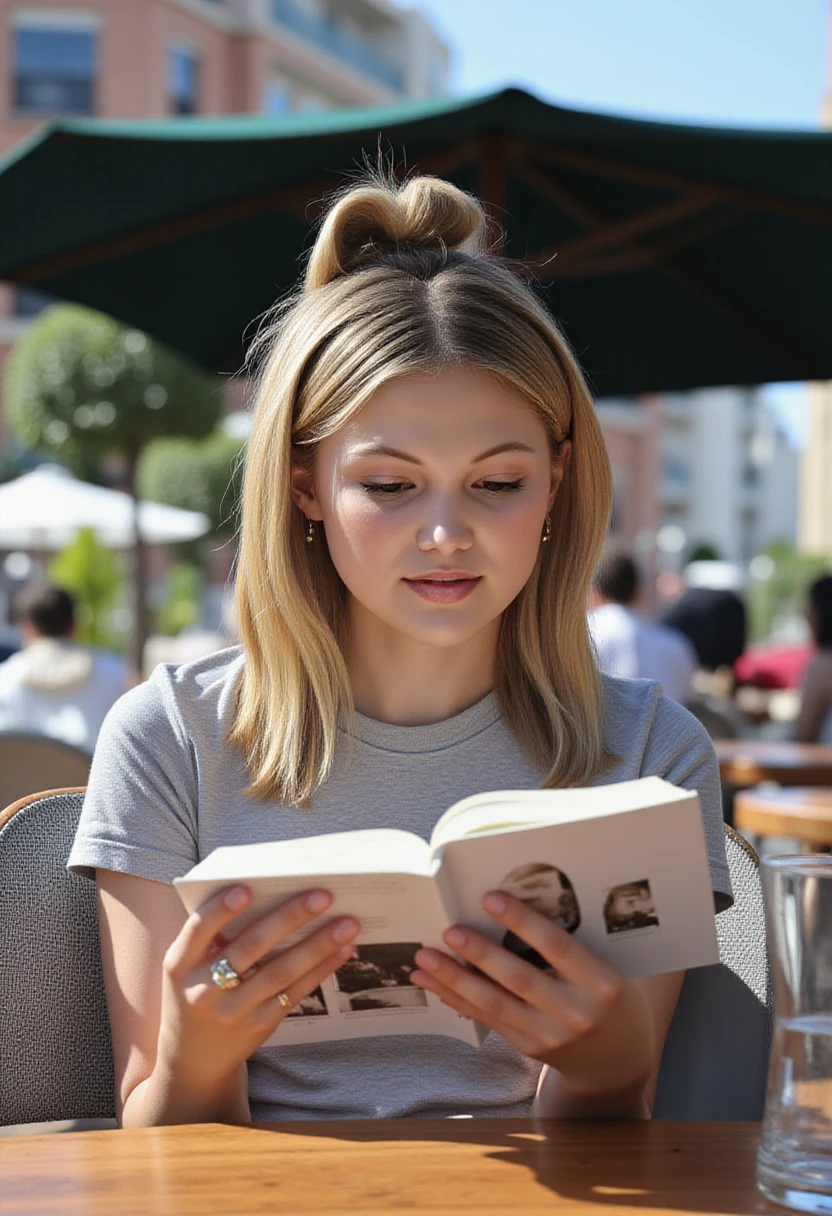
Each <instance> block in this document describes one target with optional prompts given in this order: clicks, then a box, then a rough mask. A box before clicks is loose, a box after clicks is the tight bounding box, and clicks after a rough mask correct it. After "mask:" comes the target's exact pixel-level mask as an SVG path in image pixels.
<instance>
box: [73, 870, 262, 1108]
mask: <svg viewBox="0 0 832 1216" xmlns="http://www.w3.org/2000/svg"><path fill="white" fill-rule="evenodd" d="M96 878H97V883H98V907H99V924H100V930H101V954H102V962H103V966H104V984H105V987H106V992H107V1007H108V1010H109V1014H110V1028H111V1032H112V1038H113V1057H114V1063H115V1077H116V1115H117V1118H118V1121H119V1123H120V1124H121V1125H122V1126H123V1127H150V1126H155V1125H158V1124H166V1123H201V1122H209V1121H210V1122H222V1123H247V1122H249V1110H248V1094H247V1071H246V1067H245V1064H243V1065H242V1066H241V1067H238V1068H237V1069H236V1070H235V1072H234V1073H233V1074H232V1075H231V1076H230V1077H229V1078H228V1080H227V1082H226V1083H225V1084H219V1083H217V1082H216V1081H213V1082H212V1083H210V1084H208V1085H207V1086H206V1087H203V1086H202V1085H201V1084H200V1080H199V1077H191V1078H188V1083H187V1084H185V1083H181V1084H178V1083H177V1082H178V1081H179V1080H180V1078H178V1077H177V1075H176V1070H175V1068H172V1067H171V1066H170V1064H169V1062H167V1061H165V1062H161V1061H160V1062H159V1063H160V1067H158V1068H157V1054H158V1043H159V1030H160V1025H161V1008H162V979H163V971H164V961H165V954H166V952H167V950H168V947H169V946H170V945H171V943H172V942H173V941H174V940H175V939H176V937H177V936H178V934H179V933H180V932H181V930H182V928H183V926H184V924H185V920H186V916H187V914H186V912H185V909H184V908H183V906H182V901H181V899H180V898H179V896H178V894H177V893H176V890H175V889H174V888H173V887H172V886H169V885H168V884H167V883H160V882H151V881H150V880H149V879H146V878H134V877H133V876H132V875H130V874H116V873H115V872H114V871H112V870H99V871H98V872H97V875H96ZM181 1080H182V1081H183V1082H184V1081H185V1079H184V1078H181Z"/></svg>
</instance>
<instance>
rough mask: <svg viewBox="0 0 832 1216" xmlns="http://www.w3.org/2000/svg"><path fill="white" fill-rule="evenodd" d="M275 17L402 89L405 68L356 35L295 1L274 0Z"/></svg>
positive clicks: (300, 35)
mask: <svg viewBox="0 0 832 1216" xmlns="http://www.w3.org/2000/svg"><path fill="white" fill-rule="evenodd" d="M272 18H273V20H274V21H275V22H276V23H277V24H278V25H282V26H283V28H284V29H287V30H289V32H290V33H292V34H295V35H296V36H297V37H298V38H303V39H305V41H307V42H311V43H313V45H314V46H317V47H319V48H320V49H321V50H323V51H327V52H328V53H329V54H330V55H334V56H335V58H336V59H340V60H341V61H342V63H347V64H349V66H350V67H352V68H356V69H357V70H358V71H359V72H363V73H364V75H365V76H372V77H373V79H374V80H378V81H380V82H381V84H384V85H386V86H387V88H389V89H393V90H394V91H395V92H396V93H400V92H401V91H402V88H403V85H404V81H403V75H402V71H401V69H400V68H399V67H398V66H397V65H396V64H395V63H393V62H391V60H389V59H387V58H386V56H384V55H382V54H381V53H380V52H379V51H377V50H376V49H375V48H374V47H372V46H370V44H369V43H367V42H365V41H364V40H363V39H362V38H359V37H358V36H357V35H356V34H352V33H350V32H349V31H348V30H344V29H341V28H340V27H339V26H338V25H335V24H334V23H333V22H331V21H325V20H323V19H321V18H320V17H315V16H313V15H312V14H311V13H307V12H305V11H304V10H303V9H302V8H300V7H299V6H298V5H296V4H294V3H293V0H272Z"/></svg>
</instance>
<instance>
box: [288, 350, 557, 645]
mask: <svg viewBox="0 0 832 1216" xmlns="http://www.w3.org/2000/svg"><path fill="white" fill-rule="evenodd" d="M560 478H561V467H560V465H553V462H552V457H551V452H550V448H549V443H548V438H547V434H546V429H545V427H544V425H543V423H542V421H541V420H540V419H539V418H538V416H537V415H536V414H535V413H534V411H533V409H532V408H531V406H529V405H528V404H527V402H526V401H524V399H523V398H522V397H521V396H520V395H519V394H517V393H514V392H513V391H511V390H510V389H508V388H507V387H506V386H504V385H503V384H502V383H501V382H500V381H499V380H497V379H496V378H494V377H492V376H489V375H487V374H485V373H482V372H478V371H475V370H472V369H468V368H453V369H445V370H442V371H440V372H437V373H435V374H433V375H427V374H425V375H421V374H420V375H411V376H406V377H402V378H400V379H398V380H393V381H390V382H388V383H387V384H385V385H383V386H382V388H380V389H379V390H378V391H377V392H376V393H374V394H373V396H372V397H371V399H370V400H369V402H368V403H367V405H366V406H365V407H364V408H363V409H362V410H361V411H360V413H359V414H358V415H357V416H356V417H355V418H354V419H353V420H352V421H351V422H349V423H348V424H347V425H346V426H344V427H343V428H342V429H341V430H340V431H338V432H337V433H336V434H334V435H332V436H330V437H328V438H327V439H325V440H323V441H322V443H321V444H320V445H319V447H318V449H317V452H316V458H315V467H314V473H313V482H312V486H313V496H312V498H311V499H310V500H308V501H307V502H305V503H303V504H302V505H303V506H304V509H305V510H306V512H307V514H308V515H309V516H310V517H311V518H313V519H320V520H322V521H323V524H324V529H325V532H326V540H327V544H328V546H329V551H330V554H331V556H332V560H333V563H334V565H335V568H336V570H337V571H338V573H339V575H340V576H341V578H342V579H343V581H344V583H345V585H346V587H347V589H348V591H349V593H350V615H351V620H352V621H353V624H359V625H361V624H363V625H365V626H366V625H368V624H372V625H373V626H374V628H378V627H379V626H382V627H386V628H387V629H388V630H391V631H393V632H396V633H399V634H402V635H404V636H406V637H407V638H409V639H410V640H411V641H417V642H421V643H424V644H428V645H432V646H440V647H450V646H457V645H460V644H464V643H465V642H466V641H468V640H470V639H472V638H473V637H475V636H476V635H478V634H480V633H481V632H482V631H483V630H486V629H488V628H489V627H492V628H496V627H497V625H498V622H499V618H500V616H501V614H502V613H503V611H504V610H505V609H506V607H507V606H508V605H509V604H510V603H511V601H512V600H513V599H515V597H516V596H517V595H518V593H519V592H520V591H521V589H522V587H523V586H524V584H525V583H526V582H527V580H528V578H529V576H530V574H531V572H532V569H533V567H534V563H535V561H536V559H537V556H538V551H539V548H540V538H541V532H542V529H543V524H544V520H545V517H546V513H547V511H548V510H549V509H550V507H551V504H552V501H553V499H554V494H555V492H556V489H557V486H558V485H559V483H560Z"/></svg>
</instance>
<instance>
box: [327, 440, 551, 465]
mask: <svg viewBox="0 0 832 1216" xmlns="http://www.w3.org/2000/svg"><path fill="white" fill-rule="evenodd" d="M503 452H529V453H530V454H531V455H532V456H533V455H534V454H535V449H534V448H530V447H529V445H528V444H527V443H520V442H519V441H517V440H509V442H508V443H498V444H497V445H496V447H493V448H489V449H488V451H487V452H481V453H480V455H479V456H475V457H474V459H473V460H472V461H471V464H480V463H481V461H483V460H488V459H490V457H492V456H500V455H502V453H503ZM350 455H351V456H357V457H361V456H392V457H393V458H394V459H396V460H406V461H407V463H408V464H421V463H422V462H421V460H419V458H418V457H417V456H411V455H409V453H407V452H402V451H401V450H400V449H399V448H391V447H389V446H388V445H387V444H386V443H364V444H359V445H358V447H354V448H353V449H352V451H351V452H350Z"/></svg>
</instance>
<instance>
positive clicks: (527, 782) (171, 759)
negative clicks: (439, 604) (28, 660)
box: [68, 649, 731, 1120]
mask: <svg viewBox="0 0 832 1216" xmlns="http://www.w3.org/2000/svg"><path fill="white" fill-rule="evenodd" d="M242 663H243V657H242V655H241V653H240V651H239V650H238V649H231V650H225V651H222V652H220V653H219V654H214V655H211V656H209V657H208V658H205V659H199V660H198V661H197V662H194V663H188V664H186V665H184V666H182V667H178V668H175V667H172V666H160V667H157V668H156V670H155V671H154V673H153V675H152V676H151V677H150V679H149V680H148V681H147V682H146V683H144V684H141V685H139V687H137V688H134V689H133V690H132V691H131V692H129V693H127V694H126V696H124V697H122V698H121V700H120V701H118V702H117V704H116V705H115V706H114V708H113V709H112V711H111V712H110V714H109V716H108V717H107V719H106V721H105V723H104V726H103V729H102V731H101V735H100V737H99V740H98V746H97V748H96V751H95V757H94V759H93V764H92V771H91V773H90V779H89V786H88V790H87V796H86V799H85V801H84V809H83V813H82V815H81V822H80V824H79V827H78V834H77V837H76V839H75V844H74V846H73V849H72V852H71V854H70V857H69V863H68V864H69V867H70V869H72V870H74V871H75V872H76V873H78V874H83V875H85V876H86V877H89V878H94V876H95V868H96V867H99V868H101V869H106V870H116V871H119V872H121V873H125V874H134V875H137V876H138V877H141V878H149V879H154V880H156V881H158V882H171V881H172V879H174V878H176V877H177V876H179V875H181V874H184V873H186V871H187V870H189V869H190V868H191V866H193V865H195V864H196V862H198V861H199V860H200V859H201V858H203V857H205V856H206V855H207V854H208V853H210V852H211V851H212V849H216V848H218V847H219V846H220V845H232V844H248V843H252V842H256V841H267V840H283V839H287V838H293V837H301V836H314V835H318V834H320V833H323V832H342V831H346V830H349V829H354V828H378V827H396V828H401V829H404V830H405V831H410V832H415V833H416V834H417V835H418V836H421V837H423V838H424V839H426V840H427V839H428V838H429V836H430V833H431V830H432V829H433V826H434V824H435V823H436V821H437V819H438V818H439V816H440V815H441V814H442V812H443V811H445V810H446V809H447V807H449V806H451V805H452V803H454V802H456V801H457V800H458V799H460V798H463V797H465V796H466V795H468V794H476V793H485V792H487V791H489V790H493V789H533V788H536V787H537V786H539V784H540V774H539V773H538V772H537V771H536V770H535V769H534V767H533V766H532V765H531V763H530V762H529V761H528V760H527V759H526V757H525V756H524V755H523V752H522V751H521V750H520V747H519V746H518V744H517V742H516V741H515V739H514V737H513V736H512V735H511V733H510V732H509V730H508V728H507V726H506V724H505V722H504V720H503V718H502V716H501V714H500V711H499V709H498V706H497V703H496V700H495V698H494V696H493V694H489V695H488V696H487V697H485V698H484V699H483V700H482V701H480V702H478V703H477V704H476V705H473V706H472V707H471V708H470V709H467V710H465V711H464V712H463V713H461V714H458V715H457V716H456V717H453V718H450V719H448V720H446V721H444V722H437V723H435V724H433V725H429V726H391V725H389V724H388V723H384V722H377V721H375V720H373V719H371V718H366V717H364V716H363V715H361V714H358V715H356V727H355V730H356V735H357V739H356V740H355V741H354V744H353V745H351V746H346V745H345V746H344V747H342V749H341V754H340V755H339V756H338V757H337V759H336V764H335V767H334V770H333V772H332V775H331V776H330V778H329V780H328V781H327V782H326V784H325V786H324V787H323V788H322V789H321V790H319V791H318V793H317V795H316V796H315V799H314V806H313V808H312V809H308V810H299V809H297V808H295V807H286V806H283V805H281V804H279V803H274V802H272V803H263V802H256V801H253V800H252V799H250V798H247V797H245V796H244V794H243V790H244V789H245V788H246V786H247V784H248V779H247V774H246V769H245V765H244V762H243V757H242V753H241V752H240V751H239V749H237V748H236V747H233V746H232V745H230V744H229V743H228V742H227V741H226V735H227V732H228V730H229V727H230V724H231V720H232V713H233V706H234V695H233V694H234V688H235V685H236V682H237V678H238V676H239V672H240V670H241V667H242ZM603 679H604V695H605V705H606V739H607V744H608V746H609V747H610V749H611V750H612V752H613V753H614V754H615V755H617V756H620V757H621V760H620V762H619V763H617V764H616V765H615V767H614V768H612V769H610V770H609V771H608V772H606V773H604V774H603V775H601V776H599V777H598V778H596V780H595V781H594V782H593V784H596V785H601V784H606V783H608V782H612V781H625V780H628V779H630V778H635V777H645V776H651V775H656V776H660V777H664V778H666V779H667V780H668V781H671V782H673V783H674V784H676V785H679V786H684V787H686V788H689V789H696V790H698V791H699V795H700V800H701V803H702V813H703V816H704V821H705V834H706V838H707V844H708V854H709V859H710V866H711V874H712V878H713V888H714V892H715V893H716V904H717V908H722V907H727V906H728V905H729V904H730V902H731V883H730V878H729V875H728V867H727V864H726V861H725V847H724V843H723V831H722V811H721V798H720V784H719V771H718V768H717V763H716V757H715V755H714V751H713V748H712V746H711V743H710V740H709V738H708V736H707V734H706V733H705V731H704V730H703V728H702V727H701V725H700V724H699V722H697V720H696V719H695V718H693V717H692V716H691V715H690V714H689V713H688V712H687V711H686V710H684V709H682V708H681V706H679V705H677V704H675V703H674V702H672V701H670V700H668V699H667V698H666V697H663V696H662V695H661V690H660V688H659V686H658V685H657V684H654V683H652V682H651V681H648V680H622V679H614V678H612V677H608V676H605V677H603ZM345 742H346V741H345ZM599 848H603V841H602V840H599ZM679 864H680V865H684V858H683V857H680V858H679ZM539 1075H540V1065H539V1064H538V1063H537V1062H536V1061H534V1060H530V1059H527V1058H526V1057H524V1056H522V1055H521V1054H520V1053H519V1052H517V1051H515V1049H514V1048H513V1047H512V1046H511V1045H510V1044H509V1043H507V1042H506V1041H505V1039H503V1038H502V1037H501V1036H500V1035H498V1034H496V1033H492V1034H490V1035H489V1036H488V1038H487V1039H486V1041H485V1043H484V1044H483V1046H482V1047H481V1048H479V1049H477V1048H473V1047H470V1046H468V1045H467V1044H464V1043H460V1042H458V1041H457V1040H455V1039H451V1038H445V1037H435V1036H426V1035H419V1036H412V1035H401V1036H399V1035H396V1036H391V1037H389V1038H377V1039H373V1038H370V1039H360V1040H353V1041H338V1042H332V1043H323V1044H315V1045H301V1046H293V1047H285V1046H284V1047H268V1048H263V1049H262V1050H260V1051H257V1052H255V1054H254V1056H253V1057H252V1058H251V1060H250V1061H249V1093H250V1098H251V1112H252V1118H253V1119H254V1120H278V1119H349V1118H370V1117H373V1116H378V1117H384V1118H390V1117H393V1116H406V1115H409V1116H429V1115H459V1114H473V1115H526V1114H528V1113H529V1110H530V1107H531V1102H532V1100H533V1098H534V1094H535V1090H536V1087H537V1082H538V1078H539Z"/></svg>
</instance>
